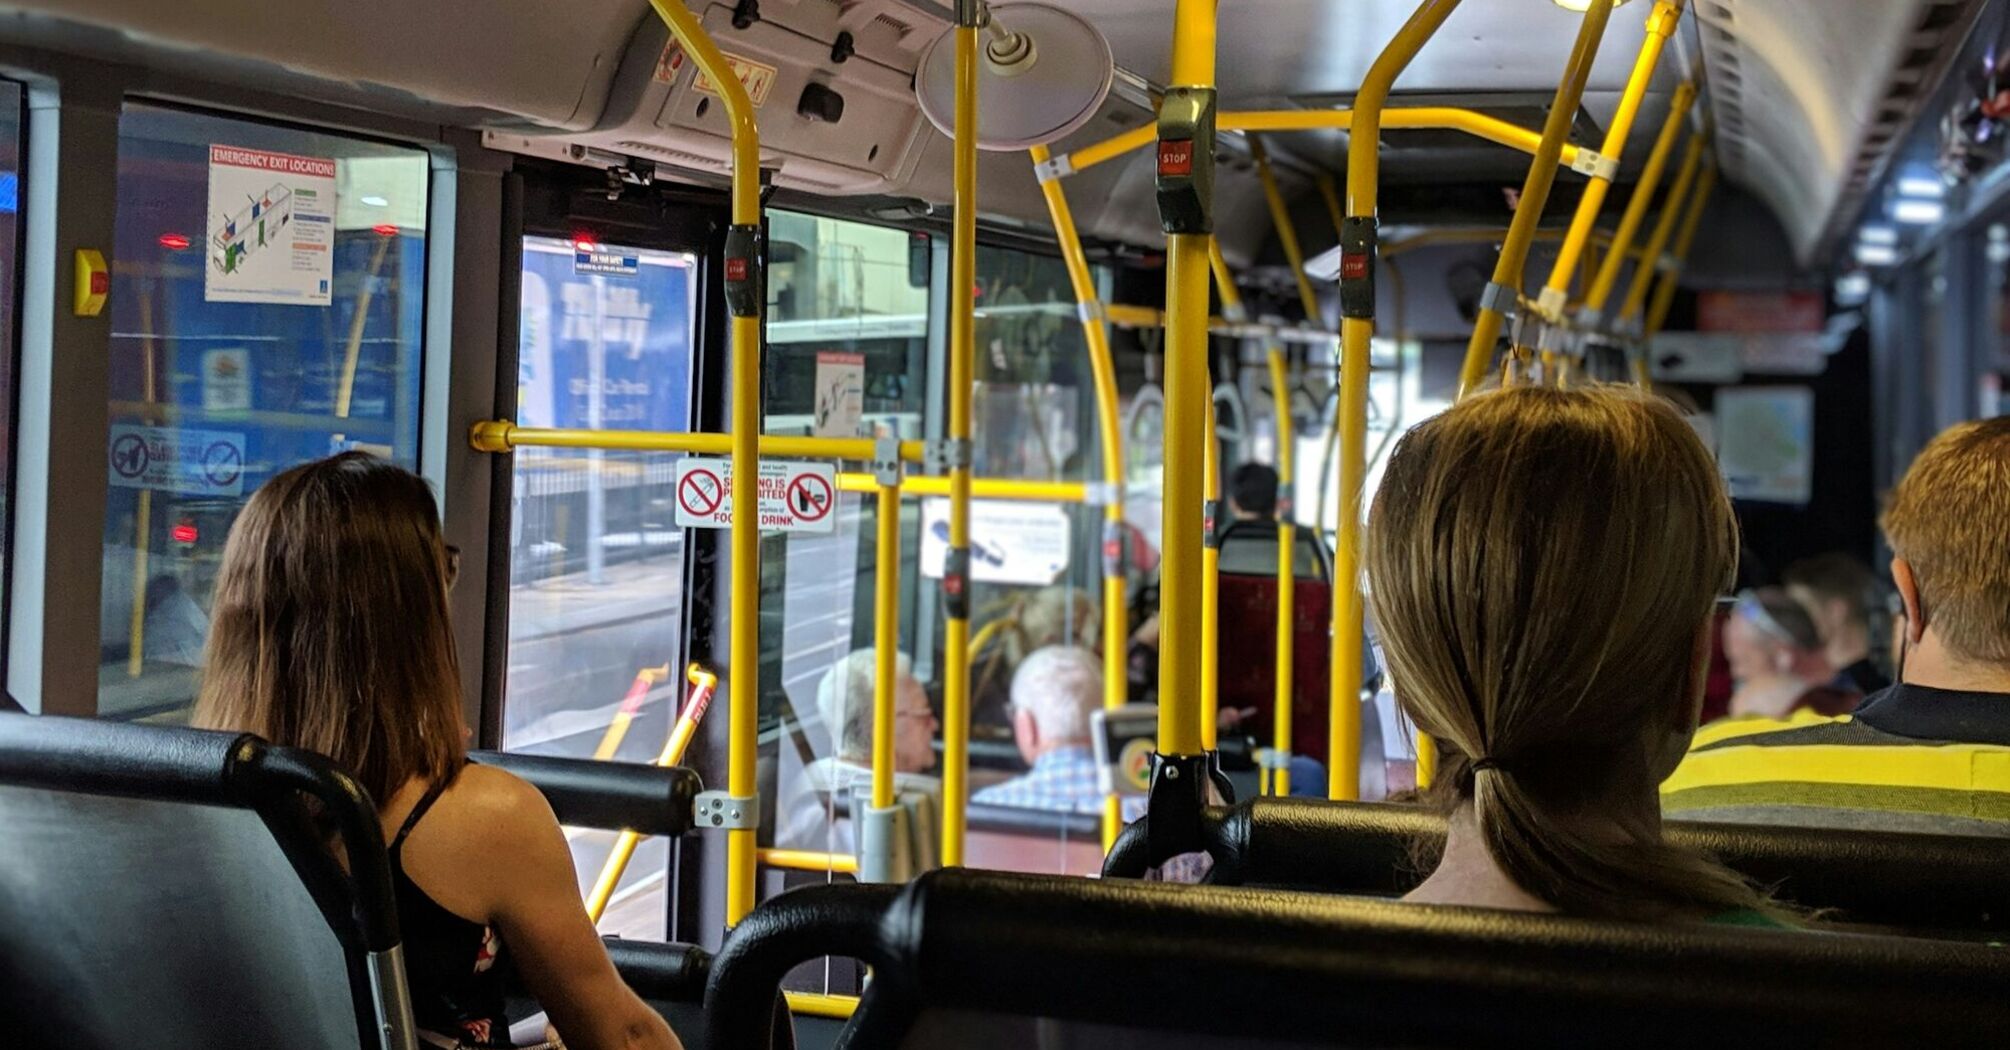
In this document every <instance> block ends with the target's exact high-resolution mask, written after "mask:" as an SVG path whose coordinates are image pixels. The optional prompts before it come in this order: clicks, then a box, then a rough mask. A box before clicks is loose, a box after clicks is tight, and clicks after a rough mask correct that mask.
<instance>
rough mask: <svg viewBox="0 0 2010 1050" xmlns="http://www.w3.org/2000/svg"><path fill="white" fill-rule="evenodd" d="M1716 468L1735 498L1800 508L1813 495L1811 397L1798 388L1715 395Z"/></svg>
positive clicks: (1750, 388)
mask: <svg viewBox="0 0 2010 1050" xmlns="http://www.w3.org/2000/svg"><path fill="white" fill-rule="evenodd" d="M1716 418H1717V466H1718V468H1719V469H1721V470H1722V471H1723V472H1724V480H1725V481H1726V482H1727V483H1729V484H1730V486H1731V495H1732V497H1733V498H1735V499H1743V500H1754V501H1757V502H1761V503H1794V504H1805V503H1807V502H1808V500H1809V499H1810V498H1812V497H1813V495H1814V462H1815V455H1814V433H1815V395H1814V391H1812V390H1809V389H1808V388H1807V387H1804V386H1748V387H1731V388H1727V389H1724V390H1719V391H1717V411H1716Z"/></svg>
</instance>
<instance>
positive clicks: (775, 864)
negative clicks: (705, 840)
mask: <svg viewBox="0 0 2010 1050" xmlns="http://www.w3.org/2000/svg"><path fill="white" fill-rule="evenodd" d="M754 859H755V860H756V861H759V862H760V864H761V866H762V867H766V868H780V869H782V870H783V871H821V872H830V873H835V874H839V875H856V874H858V858H857V857H854V856H852V855H851V854H849V853H818V852H814V851H811V850H801V849H761V850H755V851H754ZM796 1012H797V1013H802V1012H803V1011H801V1010H798V1011H796Z"/></svg>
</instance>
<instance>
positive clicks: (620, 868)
mask: <svg viewBox="0 0 2010 1050" xmlns="http://www.w3.org/2000/svg"><path fill="white" fill-rule="evenodd" d="M684 679H685V680H686V681H688V682H690V683H691V698H690V699H689V700H688V701H686V702H685V704H684V709H683V710H682V711H680V712H679V713H678V715H677V722H676V724H675V725H672V726H671V727H670V737H669V739H667V740H665V741H664V742H663V750H662V752H661V753H659V754H658V755H657V756H656V764H657V765H659V766H674V765H676V764H677V763H679V762H682V761H684V752H686V751H688V750H690V748H691V738H692V737H693V736H695V735H696V734H697V732H698V723H699V722H701V721H703V720H704V718H705V710H706V709H707V708H708V707H710V706H711V703H712V695H713V694H714V693H715V692H717V690H718V688H719V676H718V675H715V674H713V673H712V672H710V671H707V670H705V669H704V668H703V667H700V666H698V665H697V664H692V665H691V666H689V667H687V668H685V669H684ZM641 842H642V836H641V834H639V833H637V832H633V831H624V832H622V833H621V834H620V836H619V837H617V838H616V839H615V840H614V849H613V850H612V851H610V852H609V853H608V854H607V861H606V863H604V864H602V865H601V866H600V877H599V878H597V879H595V880H594V881H593V890H592V892H590V893H588V894H587V895H586V915H587V917H588V918H590V919H592V920H593V921H594V922H596V923H597V922H599V921H600V917H601V916H602V915H604V914H606V912H607V902H608V901H610V900H613V899H614V888H615V887H616V886H618V885H620V884H621V876H622V875H623V874H625V873H626V872H627V871H628V861H629V859H630V858H632V857H634V856H635V847H636V846H637V845H639V844H640V843H641Z"/></svg>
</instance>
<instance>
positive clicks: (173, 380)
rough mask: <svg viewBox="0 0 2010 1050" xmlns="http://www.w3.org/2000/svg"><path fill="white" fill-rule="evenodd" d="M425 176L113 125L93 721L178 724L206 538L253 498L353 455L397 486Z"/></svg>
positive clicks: (334, 154) (321, 147)
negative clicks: (341, 454) (380, 464)
mask: <svg viewBox="0 0 2010 1050" xmlns="http://www.w3.org/2000/svg"><path fill="white" fill-rule="evenodd" d="M428 169H429V162H428V159H427V156H426V154H425V153H424V152H423V151H421V150H416V149H408V148H403V147H399V146H392V145H388V144H385V143H380V142H372V141H368V140H364V139H357V138H351V137H349V136H345V135H337V134H331V133H323V132H315V131H307V130H301V129H297V128H286V127H277V126H273V125H269V124H260V123H256V122H253V121H248V120H239V119H234V118H230V117H223V116H217V115H213V114H206V113H195V112H189V111H186V110H178V109H167V108H161V107H155V106H143V105H130V106H128V107H126V110H125V113H124V115H123V116H122V117H121V118H120V121H119V159H118V215H117V227H116V234H115V238H116V239H115V243H114V250H113V252H112V253H111V254H112V287H111V299H110V306H109V310H108V312H109V313H110V315H111V322H112V338H111V348H110V360H109V362H108V363H109V366H110V375H109V384H108V385H109V386H110V388H111V404H110V410H111V412H110V418H111V428H110V432H109V433H108V434H107V435H106V450H107V457H106V459H107V469H106V480H107V485H108V491H107V498H106V508H105V536H104V585H103V590H102V594H101V600H100V606H99V608H100V638H101V653H100V659H101V661H102V663H101V667H100V674H99V690H98V709H99V711H100V713H102V714H104V715H107V716H110V717H117V718H146V719H152V720H164V721H179V720H183V719H185V718H186V717H187V713H188V708H189V705H190V703H191V702H192V700H193V697H194V692H195V688H194V686H195V670H196V666H197V664H198V663H199V662H200V661H201V656H202V646H203V640H204V638H205V637H206V635H207V634H208V627H209V607H210V592H211V589H212V587H213V585H214V583H215V579H216V572H217V568H218V564H219V562H220V560H221V558H222V555H223V545H224V538H225V537H226V536H227V535H228V534H229V532H230V525H231V522H232V521H234V520H235V519H236V517H237V512H238V510H239V509H240V508H242V507H243V506H244V503H245V500H246V499H247V498H248V497H249V496H250V495H251V493H252V492H253V491H254V490H256V489H257V488H258V486H259V485H260V484H262V483H263V482H264V481H265V480H266V479H268V478H270V477H272V475H274V474H275V473H278V472H279V471H282V470H285V469H286V468H288V467H291V466H294V465H295V464H298V463H302V462H305V461H308V460H312V459H318V458H320V457H323V456H327V455H329V454H331V453H333V452H337V451H341V450H344V449H351V448H361V449H367V450H370V451H374V452H376V453H378V454H380V455H383V456H387V457H389V458H390V459H392V460H394V461H396V462H398V463H400V464H402V465H404V466H406V467H416V465H417V460H418V436H419V382H420V357H419V355H420V352H421V340H422V334H423V322H424V311H425V291H426V289H425V273H426V270H425V264H426V228H425V221H426V183H427V176H428ZM6 286H7V287H12V282H11V281H9V282H6Z"/></svg>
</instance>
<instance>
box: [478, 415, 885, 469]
mask: <svg viewBox="0 0 2010 1050" xmlns="http://www.w3.org/2000/svg"><path fill="white" fill-rule="evenodd" d="M468 444H469V445H470V446H472V447H473V448H474V449H475V450H476V451H477V452H512V451H515V450H516V449H519V448H601V449H621V450H624V451H634V452H684V453H692V454H697V455H712V456H716V455H723V454H728V453H730V452H731V451H732V449H733V436H732V435H731V434H697V433H682V432H675V431H659V430H586V429H568V428H562V427H520V426H517V425H516V424H515V423H512V422H510V421H509V420H506V419H485V420H482V421H481V422H478V423H476V424H475V425H474V426H472V427H470V428H469V429H468ZM758 447H759V449H760V453H761V455H764V456H776V457H781V458H790V459H850V460H858V461H860V462H866V461H869V460H872V459H875V458H877V457H878V454H879V443H878V442H877V441H875V440H873V439H872V438H822V437H791V436H788V435H781V434H762V435H759V446H758ZM922 448H923V445H922V443H921V442H919V441H903V442H900V458H901V459H902V460H903V461H905V462H909V463H919V462H921V457H922Z"/></svg>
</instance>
